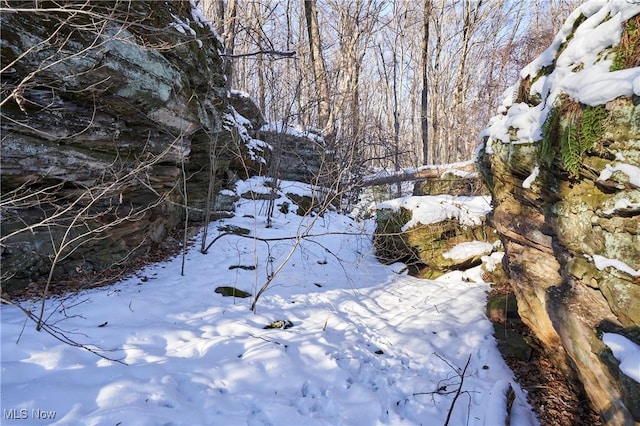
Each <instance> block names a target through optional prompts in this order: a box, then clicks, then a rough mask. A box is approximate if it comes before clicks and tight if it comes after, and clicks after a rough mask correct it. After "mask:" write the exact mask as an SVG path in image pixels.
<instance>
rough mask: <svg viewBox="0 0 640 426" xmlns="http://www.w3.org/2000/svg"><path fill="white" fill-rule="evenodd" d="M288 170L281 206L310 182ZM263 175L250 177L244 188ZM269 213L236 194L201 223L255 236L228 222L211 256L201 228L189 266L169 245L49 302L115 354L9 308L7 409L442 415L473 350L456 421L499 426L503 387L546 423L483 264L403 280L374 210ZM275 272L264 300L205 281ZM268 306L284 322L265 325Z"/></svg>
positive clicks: (381, 418) (361, 420)
mask: <svg viewBox="0 0 640 426" xmlns="http://www.w3.org/2000/svg"><path fill="white" fill-rule="evenodd" d="M281 185H282V188H281V191H280V192H278V194H279V195H280V198H279V199H277V200H276V201H275V202H276V205H277V204H279V203H283V202H284V201H289V202H291V200H288V199H287V198H286V197H285V196H284V195H283V194H284V193H285V192H287V191H289V190H291V189H293V190H294V191H298V192H305V191H306V193H307V194H310V193H311V192H312V191H313V188H311V187H309V186H305V185H304V184H300V183H292V182H282V184H281ZM264 187H266V182H265V179H264V178H253V179H250V180H246V181H239V182H238V189H237V190H236V192H237V193H238V194H239V193H240V192H241V191H242V190H246V189H247V188H251V189H256V188H264ZM435 200H443V201H446V202H447V203H449V204H448V205H452V204H451V203H453V202H454V200H455V202H456V203H458V204H459V209H460V211H461V212H462V211H475V210H477V209H478V203H479V200H478V199H476V198H473V197H468V198H462V197H457V198H455V199H454V198H451V199H450V200H448V199H446V198H445V197H440V198H436V199H435ZM483 205H484V204H483ZM419 208H420V209H423V210H428V209H430V208H435V209H436V210H439V209H440V208H441V207H440V206H438V205H437V204H434V203H433V202H431V203H424V204H421V205H420V207H419ZM274 210H275V212H274V218H273V226H272V227H271V228H266V227H265V226H264V224H265V223H266V222H267V218H266V216H265V215H266V212H267V204H266V201H260V200H257V201H253V200H246V199H239V201H238V202H237V203H236V215H235V217H234V218H232V219H228V220H225V221H219V222H214V223H212V224H211V225H210V228H209V240H210V241H211V240H212V239H213V238H215V236H217V235H219V234H221V233H222V232H224V231H223V229H227V230H228V229H229V228H230V227H231V226H237V227H242V228H246V229H248V230H250V234H249V235H244V236H243V235H234V234H229V235H225V236H224V237H221V238H219V239H218V240H217V241H216V242H215V243H214V244H213V245H212V246H211V247H210V249H209V251H208V252H207V254H202V253H201V252H200V251H199V250H198V248H199V247H200V238H202V236H199V237H197V238H196V239H195V240H194V244H193V246H192V247H191V248H190V249H189V250H188V251H187V253H186V257H185V274H184V276H182V275H181V273H180V270H181V256H177V257H176V258H173V259H171V260H168V261H166V262H162V263H158V264H154V265H150V266H148V267H146V268H144V269H142V270H140V271H138V272H137V273H136V274H135V275H133V276H130V277H128V278H126V279H124V280H123V281H121V282H119V283H117V284H115V285H112V286H108V287H104V288H101V289H93V290H88V291H83V292H81V293H77V294H75V295H73V296H71V297H67V298H51V299H50V300H48V302H47V308H46V313H45V318H47V322H48V324H50V325H51V326H52V327H54V328H53V329H52V331H54V332H59V333H64V335H66V336H67V337H68V338H70V339H73V340H74V341H76V342H78V343H82V344H85V345H88V347H90V348H92V349H93V350H94V351H96V352H97V353H99V354H101V355H103V356H105V357H107V358H111V359H112V360H108V359H105V358H100V357H98V356H97V355H96V354H94V353H91V352H89V351H87V350H83V349H81V348H78V347H73V346H70V345H67V344H64V343H62V342H60V341H59V340H56V339H55V338H54V337H52V336H51V335H50V334H48V333H46V332H44V331H42V332H37V331H35V328H34V324H33V323H31V322H30V321H26V324H25V315H24V314H23V312H22V311H21V310H19V309H18V308H17V307H15V306H8V305H3V306H2V307H1V308H0V313H1V315H2V323H1V324H2V329H1V343H2V348H1V351H2V352H1V354H2V408H3V415H4V419H3V423H2V424H3V425H23V424H34V423H37V424H47V425H116V424H122V425H127V424H133V425H143V424H144V425H214V424H223V425H399V426H401V425H417V424H443V423H444V420H445V419H446V416H447V414H448V412H449V410H450V407H451V403H452V401H453V398H454V393H452V392H454V391H455V390H456V389H457V386H458V385H459V383H460V377H459V374H460V373H461V372H462V369H463V368H464V367H465V364H466V362H467V360H468V359H470V361H469V365H468V367H467V370H466V373H465V380H464V386H463V388H462V392H463V393H462V394H461V395H460V398H459V399H458V401H457V403H456V405H455V406H454V408H453V412H452V418H451V424H455V425H464V424H469V425H492V424H498V423H499V424H504V420H505V412H504V407H505V403H504V402H501V401H503V400H504V395H505V392H506V390H507V388H508V387H509V386H511V387H512V388H513V389H514V392H515V395H516V399H515V402H514V404H513V411H512V417H511V422H512V424H517V425H522V426H527V425H535V424H538V423H537V420H536V419H535V417H534V415H533V414H532V411H531V408H530V406H529V405H528V404H527V402H526V397H525V395H524V393H523V391H522V390H521V389H520V387H519V386H518V385H517V384H516V383H515V382H514V379H513V374H512V372H511V371H510V370H509V369H508V368H507V366H506V364H505V363H504V361H503V359H502V358H501V356H500V354H499V352H498V350H497V347H496V342H495V340H494V338H493V335H492V334H493V327H492V325H491V323H490V322H489V321H488V319H487V318H486V316H485V313H484V306H485V298H486V292H487V291H488V290H489V286H488V284H486V283H485V282H483V281H482V280H481V279H480V278H479V277H480V276H481V271H480V267H476V268H474V270H473V271H471V270H470V271H467V273H469V274H475V276H476V277H477V279H476V281H473V282H463V280H462V279H458V278H456V277H457V276H454V275H450V276H449V277H447V278H446V279H443V280H439V281H428V280H421V279H417V278H413V277H411V276H408V275H407V274H406V273H404V272H403V271H402V269H401V268H399V265H393V266H385V265H382V264H380V263H378V262H377V261H376V259H375V258H374V257H373V255H372V252H373V249H372V243H371V237H370V234H371V232H372V230H373V227H374V226H375V224H374V222H373V221H362V222H357V221H354V220H352V219H350V218H348V217H347V216H344V215H340V214H337V213H334V212H326V213H325V214H324V215H323V216H313V217H312V216H309V217H304V218H301V217H299V216H297V215H295V214H284V213H281V212H279V210H278V209H274ZM438 214H440V213H438ZM222 226H226V227H227V228H221V229H218V228H219V227H222ZM256 237H259V238H262V239H263V240H258V239H256ZM286 238H291V239H286ZM266 239H269V240H266ZM497 254H498V253H493V254H492V255H491V256H489V257H494V255H497ZM494 262H495V259H494ZM234 266H245V267H246V268H245V269H243V268H238V267H235V268H234ZM280 266H282V267H281V268H279V267H280ZM250 267H255V269H253V270H252V269H251V268H250ZM230 268H231V269H230ZM278 269H279V272H278V274H277V275H276V276H275V278H274V279H273V281H272V282H271V284H270V286H269V287H268V288H267V290H266V292H264V293H263V294H262V295H261V296H260V298H259V299H258V301H257V311H256V313H252V312H251V311H250V309H249V307H250V304H251V302H252V301H253V299H254V298H253V297H251V298H248V299H241V298H225V297H222V296H221V295H220V294H216V293H215V292H214V290H215V288H216V287H218V286H223V285H226V286H236V287H237V288H239V289H241V290H245V291H248V292H250V293H252V294H253V295H255V294H257V291H258V289H259V288H260V287H262V285H263V284H264V283H265V282H266V280H267V278H268V276H270V275H271V274H273V272H274V271H275V270H278ZM37 306H38V305H37V303H35V302H24V303H23V307H24V308H25V309H29V310H31V311H32V312H35V311H36V310H37ZM275 320H288V321H291V322H292V324H293V327H291V328H287V329H265V328H264V327H265V326H266V325H268V324H270V323H272V322H273V321H275ZM115 360H120V361H121V362H117V361H115ZM123 363H126V365H125V364H123ZM439 389H440V390H439ZM443 389H446V391H444V390H443ZM37 410H42V411H41V412H39V411H37ZM51 413H53V414H54V416H53V418H48V419H36V418H35V417H36V416H37V415H38V414H40V415H42V416H44V417H50V415H51ZM12 415H13V417H14V419H10V418H9V417H12ZM23 415H24V416H26V419H28V420H26V421H25V420H21V419H20V417H23Z"/></svg>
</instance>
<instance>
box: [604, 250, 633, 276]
mask: <svg viewBox="0 0 640 426" xmlns="http://www.w3.org/2000/svg"><path fill="white" fill-rule="evenodd" d="M593 263H594V264H595V265H596V268H598V270H600V271H602V270H604V269H606V268H615V269H617V270H619V271H622V272H624V273H627V274H629V275H631V276H632V277H640V270H635V269H633V268H632V267H631V266H629V265H627V264H626V263H624V262H623V261H621V260H616V259H609V258H608V257H604V256H600V255H597V254H594V255H593Z"/></svg>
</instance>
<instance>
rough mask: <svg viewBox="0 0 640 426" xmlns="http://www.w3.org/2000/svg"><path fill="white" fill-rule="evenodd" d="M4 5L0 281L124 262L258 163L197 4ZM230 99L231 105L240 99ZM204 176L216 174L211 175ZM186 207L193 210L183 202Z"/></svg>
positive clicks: (222, 202)
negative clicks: (0, 277)
mask: <svg viewBox="0 0 640 426" xmlns="http://www.w3.org/2000/svg"><path fill="white" fill-rule="evenodd" d="M157 5H158V4H157V3H156V2H151V1H136V2H117V1H101V2H85V3H65V4H64V5H63V6H60V5H59V3H56V2H46V1H42V2H22V3H20V5H19V9H18V4H17V3H12V4H11V5H10V7H16V10H14V11H12V10H7V11H3V13H2V15H1V16H0V23H1V25H2V45H1V48H2V62H3V63H2V67H3V68H2V152H1V154H2V236H1V243H2V246H1V247H2V274H3V290H8V289H10V288H11V287H12V286H17V285H23V284H25V283H28V282H29V281H31V280H35V279H38V278H40V277H43V276H44V277H46V276H48V275H49V274H50V272H51V275H50V276H51V277H56V276H59V275H65V274H76V275H77V274H80V275H82V274H86V273H87V272H90V271H96V270H101V269H104V268H109V267H113V266H118V265H122V264H125V263H127V262H130V261H131V259H133V258H134V257H135V256H136V254H138V253H142V252H144V251H145V250H147V249H148V248H149V247H150V246H151V245H154V244H156V245H157V244H162V243H163V241H164V240H165V238H166V237H167V235H169V234H170V233H171V232H172V230H173V229H175V228H176V226H177V225H179V224H183V223H184V221H185V212H186V211H188V214H189V220H191V221H193V220H202V219H204V218H205V217H207V212H213V213H214V214H215V212H216V211H217V210H220V209H224V208H229V206H230V201H232V200H226V199H224V197H216V194H217V193H218V191H219V190H220V188H223V187H224V186H225V185H227V184H228V183H230V182H232V181H233V179H235V176H236V175H240V176H242V175H248V174H252V173H255V171H256V170H260V168H261V167H262V162H263V160H262V158H261V154H262V153H263V151H264V149H265V146H264V145H261V144H256V143H251V142H252V138H251V137H250V136H249V131H250V130H251V128H252V127H253V126H254V125H255V126H258V127H259V126H261V125H262V124H263V122H262V121H261V120H262V119H261V117H252V118H251V119H245V118H242V116H241V113H240V112H238V111H237V110H238V109H240V110H243V111H242V112H246V111H249V112H251V111H252V108H253V111H255V110H257V109H256V108H255V107H252V106H251V105H249V104H250V102H249V103H247V100H246V99H234V100H233V102H231V103H230V100H229V97H228V94H227V90H226V89H225V76H224V74H223V68H224V67H223V59H222V58H221V56H220V53H219V52H220V51H221V49H222V46H221V43H220V41H219V39H218V37H217V36H216V34H215V31H214V30H213V28H212V27H211V26H210V23H208V21H206V20H205V19H204V18H203V16H202V12H201V10H200V9H199V8H198V6H197V5H196V2H194V1H191V2H189V1H172V2H164V3H163V4H162V7H158V6H157ZM233 105H235V106H236V108H234V106H233ZM210 182H211V183H212V184H211V186H210ZM185 206H188V208H185Z"/></svg>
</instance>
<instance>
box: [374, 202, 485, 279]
mask: <svg viewBox="0 0 640 426" xmlns="http://www.w3.org/2000/svg"><path fill="white" fill-rule="evenodd" d="M469 199H472V197H465V198H463V199H458V198H457V197H451V196H448V195H443V196H440V197H429V196H422V197H409V198H406V199H404V201H401V200H402V199H398V200H391V201H389V202H385V203H380V204H378V208H377V210H376V225H377V226H376V230H375V233H374V240H373V241H374V248H375V252H376V257H377V258H378V259H379V260H380V261H381V262H383V263H385V264H392V263H396V262H403V263H405V264H407V265H408V266H409V268H410V272H411V273H412V274H413V275H416V276H420V277H423V278H430V279H433V278H437V277H438V276H440V275H442V274H444V273H446V272H449V271H453V270H466V269H469V268H471V267H474V266H477V265H480V264H481V263H482V258H483V256H486V255H488V254H490V253H491V252H492V251H494V246H493V243H495V242H496V241H497V237H496V235H495V233H494V232H493V230H492V229H491V228H490V227H488V226H487V224H486V223H485V221H484V219H483V216H482V215H477V214H476V215H471V214H470V215H468V216H466V215H465V214H464V213H462V212H466V211H467V209H466V207H465V206H464V204H463V200H464V201H468V200H469ZM473 200H474V201H476V202H477V204H482V202H483V201H484V202H486V203H487V204H486V207H487V208H488V198H484V200H483V197H473ZM425 209H427V210H430V211H432V214H427V217H428V218H429V219H426V218H422V219H421V218H417V219H415V218H414V215H418V213H417V212H418V211H420V212H421V213H422V212H424V210H425Z"/></svg>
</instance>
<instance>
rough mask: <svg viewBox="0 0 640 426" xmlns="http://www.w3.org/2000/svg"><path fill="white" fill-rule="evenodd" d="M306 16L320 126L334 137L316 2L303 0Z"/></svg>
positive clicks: (314, 0)
mask: <svg viewBox="0 0 640 426" xmlns="http://www.w3.org/2000/svg"><path fill="white" fill-rule="evenodd" d="M303 2H304V15H305V18H306V22H307V34H308V37H309V51H310V54H311V65H312V67H313V76H314V78H315V84H316V91H317V93H318V124H319V126H320V128H322V129H323V130H324V131H325V133H326V135H332V134H333V129H332V128H331V127H332V126H331V123H330V115H331V109H330V106H329V81H328V78H327V69H326V65H325V63H324V57H323V56H322V46H321V43H320V28H319V27H318V10H317V7H316V0H303Z"/></svg>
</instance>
